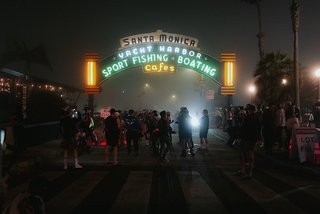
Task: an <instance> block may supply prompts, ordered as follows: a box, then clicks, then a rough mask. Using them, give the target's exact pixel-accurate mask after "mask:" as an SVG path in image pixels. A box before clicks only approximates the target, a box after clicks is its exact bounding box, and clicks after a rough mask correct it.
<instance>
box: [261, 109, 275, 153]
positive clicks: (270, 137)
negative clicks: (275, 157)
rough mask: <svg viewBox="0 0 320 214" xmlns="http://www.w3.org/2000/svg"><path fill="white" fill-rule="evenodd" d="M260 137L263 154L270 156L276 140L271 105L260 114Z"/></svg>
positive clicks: (273, 111)
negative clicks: (261, 138) (263, 149)
mask: <svg viewBox="0 0 320 214" xmlns="http://www.w3.org/2000/svg"><path fill="white" fill-rule="evenodd" d="M262 136H263V146H264V148H265V152H266V154H267V155H271V154H272V149H273V145H274V144H275V140H276V137H275V136H276V114H275V110H274V105H273V104H270V106H269V107H268V108H266V109H265V110H264V112H263V113H262Z"/></svg>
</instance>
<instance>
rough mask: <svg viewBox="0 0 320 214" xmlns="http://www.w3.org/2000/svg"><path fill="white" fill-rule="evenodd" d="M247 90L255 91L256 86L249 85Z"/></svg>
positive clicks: (251, 92)
mask: <svg viewBox="0 0 320 214" xmlns="http://www.w3.org/2000/svg"><path fill="white" fill-rule="evenodd" d="M248 91H249V93H250V94H254V93H255V92H256V86H254V85H249V87H248Z"/></svg>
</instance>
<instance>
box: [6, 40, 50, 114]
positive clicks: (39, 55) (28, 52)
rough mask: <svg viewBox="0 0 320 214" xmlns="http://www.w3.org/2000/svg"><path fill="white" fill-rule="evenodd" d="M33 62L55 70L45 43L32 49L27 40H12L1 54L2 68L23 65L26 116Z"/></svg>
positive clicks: (23, 101) (23, 93) (24, 110)
mask: <svg viewBox="0 0 320 214" xmlns="http://www.w3.org/2000/svg"><path fill="white" fill-rule="evenodd" d="M32 64H40V65H44V66H46V67H47V68H48V69H49V70H50V71H53V69H52V66H51V64H50V62H49V59H48V57H47V54H46V50H45V48H44V46H43V45H38V46H36V47H35V48H32V49H30V48H29V47H28V46H27V45H26V43H25V42H21V41H17V40H11V41H8V43H7V47H6V50H5V51H4V53H2V54H1V55H0V68H4V67H11V66H17V65H22V68H21V69H22V73H23V75H24V78H23V80H22V81H23V86H22V113H23V117H24V119H25V118H26V106H27V99H28V90H29V89H28V78H29V75H30V71H31V65H32Z"/></svg>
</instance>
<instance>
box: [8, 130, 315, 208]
mask: <svg viewBox="0 0 320 214" xmlns="http://www.w3.org/2000/svg"><path fill="white" fill-rule="evenodd" d="M198 140H199V139H198V137H197V133H194V141H195V142H198ZM173 141H174V151H172V152H170V155H169V160H170V161H169V162H168V163H163V162H160V161H159V160H158V158H156V157H153V156H152V155H151V152H150V149H149V147H148V146H145V144H144V143H143V142H142V143H141V145H140V148H141V152H140V155H139V156H138V157H135V156H127V155H126V152H125V149H124V148H123V149H122V150H121V152H120V158H119V160H120V165H119V166H111V165H107V164H106V163H105V161H104V154H103V148H101V147H100V148H99V147H96V148H93V149H92V152H91V153H90V154H85V155H82V156H81V157H80V162H81V163H82V164H83V165H84V168H83V169H73V168H69V169H68V170H67V171H64V170H63V163H62V153H61V152H58V151H59V149H57V152H56V158H55V159H51V160H50V161H49V162H47V164H46V165H45V166H44V167H42V168H39V169H38V170H37V173H39V174H42V175H44V176H46V177H47V178H48V179H49V180H50V181H51V182H52V188H51V189H50V190H49V191H48V194H47V196H46V198H45V201H46V208H47V213H49V214H50V213H134V214H135V213H139V214H140V213H204V214H205V213H281V214H283V213H318V212H317V210H318V204H319V201H320V183H319V181H318V180H316V179H313V178H311V177H310V176H306V175H304V174H297V173H296V172H291V171H289V170H286V169H284V168H281V167H277V166H275V165H274V164H270V163H268V161H267V160H266V159H263V158H258V159H257V163H256V167H255V170H254V176H253V179H243V178H240V177H237V176H235V175H234V173H235V172H236V171H237V170H238V168H239V155H238V152H237V150H235V149H234V148H232V147H228V146H226V145H225V143H224V142H223V141H221V140H220V139H218V138H216V137H214V136H212V135H210V138H209V144H210V146H209V152H197V154H196V155H195V157H191V156H190V155H189V156H187V157H185V158H184V157H180V156H179V147H178V145H177V143H176V142H177V138H176V136H175V137H174V140H173ZM196 146H198V145H197V143H196ZM70 164H72V163H70ZM27 184H28V182H27V180H23V179H20V180H19V179H17V180H16V181H15V182H13V183H12V185H11V188H10V191H9V194H8V198H12V197H14V195H15V194H16V193H17V192H19V191H22V190H23V189H25V188H26V186H27Z"/></svg>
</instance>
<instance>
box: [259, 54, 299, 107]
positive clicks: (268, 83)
mask: <svg viewBox="0 0 320 214" xmlns="http://www.w3.org/2000/svg"><path fill="white" fill-rule="evenodd" d="M254 77H255V78H256V81H255V84H256V86H257V88H258V92H257V97H258V98H259V99H260V101H261V104H264V105H268V104H270V103H279V102H284V101H288V100H292V99H293V87H290V86H292V84H290V83H292V80H293V62H292V60H291V59H289V58H288V57H287V54H286V53H283V52H280V51H276V52H272V53H269V54H266V55H265V56H264V58H263V59H262V60H260V62H259V63H258V65H257V69H256V70H255V72H254ZM284 78H285V79H286V80H287V82H289V83H288V84H282V80H283V79H284Z"/></svg>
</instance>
